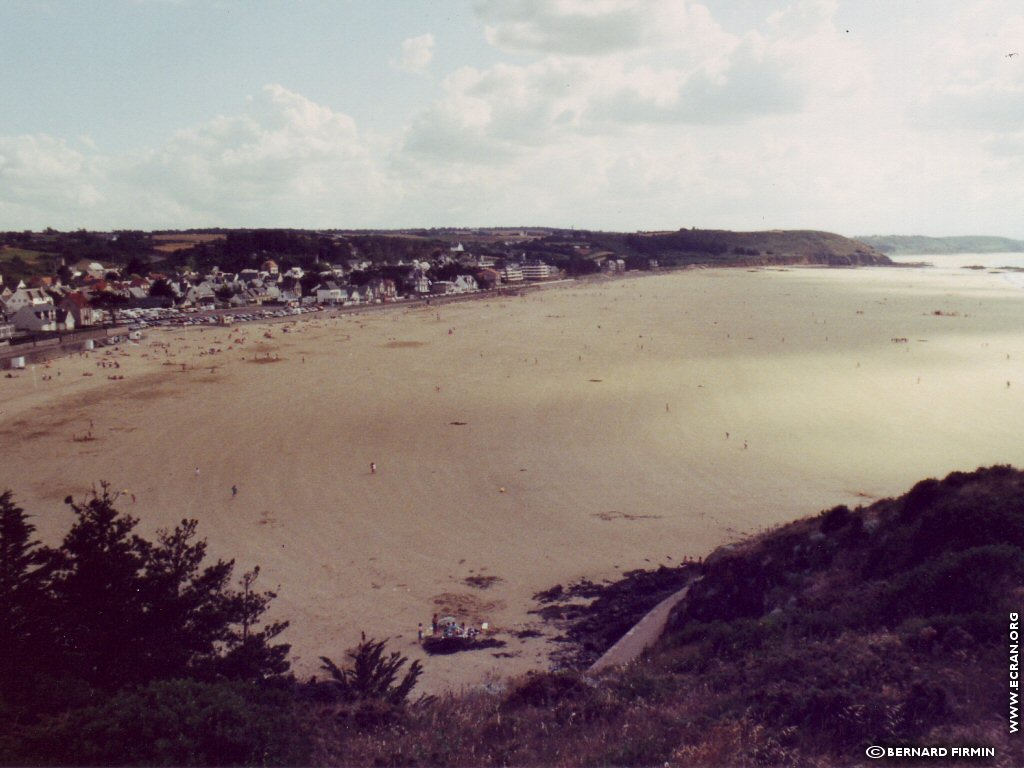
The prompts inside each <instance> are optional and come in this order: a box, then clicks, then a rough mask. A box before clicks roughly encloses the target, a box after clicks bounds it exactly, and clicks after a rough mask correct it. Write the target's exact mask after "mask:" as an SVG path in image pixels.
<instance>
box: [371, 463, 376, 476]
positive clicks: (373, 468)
mask: <svg viewBox="0 0 1024 768" xmlns="http://www.w3.org/2000/svg"><path fill="white" fill-rule="evenodd" d="M370 474H371V475H376V474H377V462H376V461H371V462H370Z"/></svg>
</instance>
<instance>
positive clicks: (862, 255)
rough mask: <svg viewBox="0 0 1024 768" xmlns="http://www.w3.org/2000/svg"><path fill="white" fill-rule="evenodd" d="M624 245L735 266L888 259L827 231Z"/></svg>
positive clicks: (641, 238)
mask: <svg viewBox="0 0 1024 768" xmlns="http://www.w3.org/2000/svg"><path fill="white" fill-rule="evenodd" d="M625 245H626V246H627V247H628V248H630V249H632V250H634V251H635V252H637V253H639V254H644V255H648V256H651V257H654V258H659V259H660V260H661V259H663V260H666V263H673V262H675V263H683V264H685V263H693V264H697V263H708V264H722V265H725V264H739V265H745V264H749V265H772V264H820V265H825V266H833V267H838V266H879V265H890V264H892V261H890V259H889V257H888V256H886V255H885V254H884V253H882V252H881V251H878V250H876V249H875V248H872V247H871V246H870V245H867V244H865V243H862V242H860V241H858V240H852V239H850V238H848V237H843V236H842V235H837V234H834V233H831V232H817V231H813V230H792V231H783V230H771V231H764V232H730V231H727V230H714V229H681V230H679V231H678V232H661V233H649V234H648V233H641V234H636V235H629V236H627V237H626V239H625Z"/></svg>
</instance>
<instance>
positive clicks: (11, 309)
mask: <svg viewBox="0 0 1024 768" xmlns="http://www.w3.org/2000/svg"><path fill="white" fill-rule="evenodd" d="M52 303H53V301H52V300H51V299H50V297H49V296H48V295H47V294H46V291H44V290H43V289H42V288H28V287H26V286H25V283H24V282H21V283H18V287H17V288H16V289H15V290H14V291H13V292H12V293H11V295H10V296H9V297H8V298H7V299H6V300H5V301H4V302H3V305H4V306H3V309H4V312H6V313H7V314H8V315H13V314H15V313H16V312H17V311H18V310H19V309H21V308H22V307H26V306H32V305H36V304H52Z"/></svg>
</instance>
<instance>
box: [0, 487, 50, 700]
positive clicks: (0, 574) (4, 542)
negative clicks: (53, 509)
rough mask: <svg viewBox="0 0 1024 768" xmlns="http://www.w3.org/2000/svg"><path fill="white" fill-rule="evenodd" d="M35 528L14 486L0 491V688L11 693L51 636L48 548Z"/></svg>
mask: <svg viewBox="0 0 1024 768" xmlns="http://www.w3.org/2000/svg"><path fill="white" fill-rule="evenodd" d="M35 530H36V529H35V526H34V525H32V524H31V523H30V522H28V516H27V515H26V514H25V511H24V510H23V509H21V508H20V507H18V506H16V505H15V504H14V502H13V500H12V494H11V491H9V490H8V491H4V493H3V494H0V649H3V651H2V653H3V656H4V661H3V663H2V664H0V689H2V690H5V691H8V694H9V693H10V691H9V688H10V687H11V686H12V685H14V684H15V683H16V682H17V681H19V680H23V679H24V675H25V672H26V671H27V669H28V667H29V666H30V664H29V658H30V656H31V654H32V653H33V652H34V649H36V648H38V647H40V646H42V645H47V644H49V640H50V639H51V637H52V636H51V633H50V632H49V631H48V627H49V624H48V622H47V621H46V616H47V614H48V610H47V604H48V593H47V591H46V567H45V565H46V562H47V558H48V550H46V549H45V548H44V547H41V546H40V545H39V543H38V542H37V541H34V540H33V539H32V534H33V533H35Z"/></svg>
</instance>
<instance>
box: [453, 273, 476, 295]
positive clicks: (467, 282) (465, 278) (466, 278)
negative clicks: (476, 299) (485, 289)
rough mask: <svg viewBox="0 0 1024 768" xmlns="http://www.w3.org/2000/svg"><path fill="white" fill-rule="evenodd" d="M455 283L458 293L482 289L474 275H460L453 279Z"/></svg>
mask: <svg viewBox="0 0 1024 768" xmlns="http://www.w3.org/2000/svg"><path fill="white" fill-rule="evenodd" d="M453 284H454V285H455V292H456V293H469V292H470V291H478V290H480V286H479V285H478V284H477V282H476V278H475V277H473V276H472V275H458V276H457V277H456V278H455V280H454V281H453Z"/></svg>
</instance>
